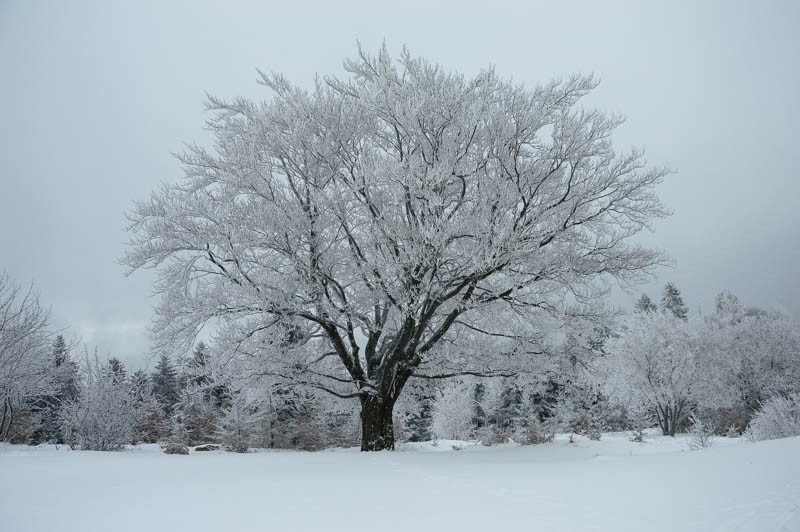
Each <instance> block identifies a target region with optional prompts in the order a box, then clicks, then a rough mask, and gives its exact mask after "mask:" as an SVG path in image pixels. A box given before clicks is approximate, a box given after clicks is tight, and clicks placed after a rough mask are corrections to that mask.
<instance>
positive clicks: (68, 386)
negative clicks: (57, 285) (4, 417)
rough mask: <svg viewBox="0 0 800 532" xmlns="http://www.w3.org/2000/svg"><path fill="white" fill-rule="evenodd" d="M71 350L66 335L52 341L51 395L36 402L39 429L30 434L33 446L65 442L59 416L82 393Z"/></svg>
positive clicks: (34, 407)
mask: <svg viewBox="0 0 800 532" xmlns="http://www.w3.org/2000/svg"><path fill="white" fill-rule="evenodd" d="M69 351H70V348H69V346H68V345H67V342H66V340H64V336H63V335H60V334H59V335H57V336H56V339H55V341H54V342H53V348H52V355H51V364H52V365H51V366H50V371H51V372H52V375H51V382H52V385H53V387H52V389H53V393H52V394H46V395H42V396H40V397H38V398H36V400H35V401H34V403H33V406H32V409H33V410H34V412H35V413H36V414H37V417H38V418H39V419H38V426H37V427H36V429H35V430H34V432H33V434H32V435H31V443H34V444H38V443H43V442H55V443H64V440H63V437H62V435H61V429H60V422H59V419H60V413H61V407H62V405H63V404H64V403H67V402H69V401H73V400H75V399H76V398H77V397H78V394H79V393H80V388H79V386H80V384H79V369H78V365H77V364H76V363H75V361H73V360H72V358H71V356H70V352H69Z"/></svg>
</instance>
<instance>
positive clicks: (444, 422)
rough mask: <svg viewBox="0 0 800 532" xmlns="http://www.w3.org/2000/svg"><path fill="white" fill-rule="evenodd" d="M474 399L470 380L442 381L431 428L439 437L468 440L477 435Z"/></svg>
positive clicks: (434, 405)
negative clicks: (474, 423) (474, 420)
mask: <svg viewBox="0 0 800 532" xmlns="http://www.w3.org/2000/svg"><path fill="white" fill-rule="evenodd" d="M473 399H474V388H473V386H472V383H471V382H470V381H468V380H462V379H452V380H449V381H446V382H443V383H442V386H441V388H440V390H439V392H438V394H437V397H436V401H435V402H434V403H433V407H432V410H433V411H432V418H431V429H432V430H433V433H434V434H435V435H436V437H437V438H444V439H448V440H468V439H470V438H472V437H474V436H475V428H474V425H473V418H474V409H473V404H474V403H473Z"/></svg>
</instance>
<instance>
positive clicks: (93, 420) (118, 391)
mask: <svg viewBox="0 0 800 532" xmlns="http://www.w3.org/2000/svg"><path fill="white" fill-rule="evenodd" d="M86 377H87V379H86V385H85V386H84V388H83V390H81V394H80V395H79V396H78V398H77V399H76V400H74V401H70V402H67V403H65V404H64V406H63V408H62V410H61V416H60V422H61V430H62V434H64V435H65V440H67V441H68V442H69V443H72V444H77V445H79V446H80V448H81V449H82V450H92V451H113V450H116V449H119V448H121V447H122V446H124V445H126V444H128V443H130V442H131V436H132V432H133V421H134V397H133V394H132V393H131V385H130V383H129V382H128V381H127V380H124V379H120V378H119V376H118V375H117V374H116V373H114V372H113V371H111V370H110V368H109V366H100V365H99V364H98V363H97V362H96V361H95V362H94V363H91V362H88V366H87V371H86Z"/></svg>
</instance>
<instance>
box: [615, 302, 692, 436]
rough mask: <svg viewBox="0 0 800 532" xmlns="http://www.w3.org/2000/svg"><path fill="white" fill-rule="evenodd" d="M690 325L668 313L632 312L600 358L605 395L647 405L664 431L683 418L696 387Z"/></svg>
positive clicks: (636, 405) (637, 405)
mask: <svg viewBox="0 0 800 532" xmlns="http://www.w3.org/2000/svg"><path fill="white" fill-rule="evenodd" d="M694 326H695V325H694V324H690V323H688V322H686V321H684V320H683V319H681V318H680V317H677V316H675V315H673V314H671V313H647V314H638V315H636V316H633V317H632V318H631V319H630V320H629V321H628V323H627V324H626V326H625V329H624V330H623V331H622V333H621V334H620V336H619V338H615V339H612V341H610V342H609V348H608V349H609V352H610V353H611V355H609V356H607V357H605V358H604V360H603V363H604V364H605V365H606V368H605V369H606V370H607V371H608V373H607V375H608V379H609V380H608V386H609V393H611V394H612V396H615V397H616V398H618V399H619V400H621V401H622V402H624V403H626V404H628V405H630V407H631V408H633V409H636V408H641V407H648V408H650V409H652V411H654V412H655V415H656V418H657V419H658V424H659V426H660V428H661V431H662V432H663V434H664V435H669V436H674V435H675V432H676V430H678V428H679V427H680V425H681V424H683V423H685V422H686V419H687V416H688V415H689V414H690V413H691V409H692V407H693V405H694V404H695V401H696V399H697V396H698V393H699V390H700V389H701V386H702V377H701V376H700V375H699V374H698V368H699V367H700V364H698V342H697V338H696V333H695V332H694V328H693V327H694Z"/></svg>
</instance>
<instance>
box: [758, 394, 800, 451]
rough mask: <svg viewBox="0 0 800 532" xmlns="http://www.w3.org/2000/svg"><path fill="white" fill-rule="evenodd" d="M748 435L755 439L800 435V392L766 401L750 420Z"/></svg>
mask: <svg viewBox="0 0 800 532" xmlns="http://www.w3.org/2000/svg"><path fill="white" fill-rule="evenodd" d="M747 435H748V437H750V439H752V440H755V441H759V440H775V439H778V438H789V437H792V436H800V392H797V393H793V394H789V395H788V396H781V395H776V396H774V397H772V398H771V399H769V400H768V401H765V402H764V404H763V405H762V406H761V409H760V410H759V411H758V413H756V415H755V417H754V418H753V420H752V421H751V422H750V426H749V427H748V429H747Z"/></svg>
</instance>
